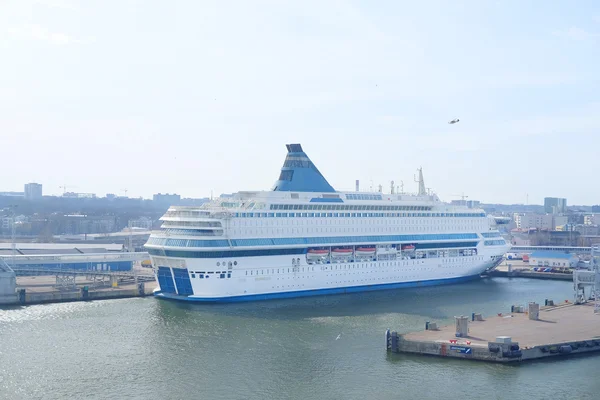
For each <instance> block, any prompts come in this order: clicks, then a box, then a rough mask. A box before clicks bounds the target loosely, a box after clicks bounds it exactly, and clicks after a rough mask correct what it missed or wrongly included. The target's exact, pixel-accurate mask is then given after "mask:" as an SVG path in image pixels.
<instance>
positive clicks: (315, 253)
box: [306, 249, 329, 259]
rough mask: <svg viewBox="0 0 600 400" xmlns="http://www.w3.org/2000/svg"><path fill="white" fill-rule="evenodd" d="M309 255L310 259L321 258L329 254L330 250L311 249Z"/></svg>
mask: <svg viewBox="0 0 600 400" xmlns="http://www.w3.org/2000/svg"><path fill="white" fill-rule="evenodd" d="M306 255H307V257H308V258H310V259H321V258H325V257H327V256H328V255H329V250H325V249H310V250H308V252H307V254H306Z"/></svg>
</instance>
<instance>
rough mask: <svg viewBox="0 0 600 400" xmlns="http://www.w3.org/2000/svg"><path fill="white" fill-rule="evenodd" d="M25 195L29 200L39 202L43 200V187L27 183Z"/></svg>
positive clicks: (38, 184)
mask: <svg viewBox="0 0 600 400" xmlns="http://www.w3.org/2000/svg"><path fill="white" fill-rule="evenodd" d="M24 193H25V199H27V200H39V199H41V198H42V185H41V184H40V183H26V184H25V192H24Z"/></svg>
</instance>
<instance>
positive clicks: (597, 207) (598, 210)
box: [592, 206, 600, 213]
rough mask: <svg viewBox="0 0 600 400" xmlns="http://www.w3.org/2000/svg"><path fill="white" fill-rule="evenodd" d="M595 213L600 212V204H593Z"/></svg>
mask: <svg viewBox="0 0 600 400" xmlns="http://www.w3.org/2000/svg"><path fill="white" fill-rule="evenodd" d="M592 212H593V213H600V206H592Z"/></svg>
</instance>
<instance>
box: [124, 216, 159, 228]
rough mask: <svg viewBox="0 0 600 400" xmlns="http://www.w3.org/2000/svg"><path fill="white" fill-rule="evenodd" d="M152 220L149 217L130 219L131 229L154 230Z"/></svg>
mask: <svg viewBox="0 0 600 400" xmlns="http://www.w3.org/2000/svg"><path fill="white" fill-rule="evenodd" d="M152 225H153V223H152V219H151V218H148V217H140V218H137V219H130V220H129V223H128V226H130V227H131V228H142V229H152Z"/></svg>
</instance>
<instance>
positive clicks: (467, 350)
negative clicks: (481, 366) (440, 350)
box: [450, 346, 472, 354]
mask: <svg viewBox="0 0 600 400" xmlns="http://www.w3.org/2000/svg"><path fill="white" fill-rule="evenodd" d="M450 350H452V351H456V352H457V353H462V354H472V352H471V348H470V347H464V346H450Z"/></svg>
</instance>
